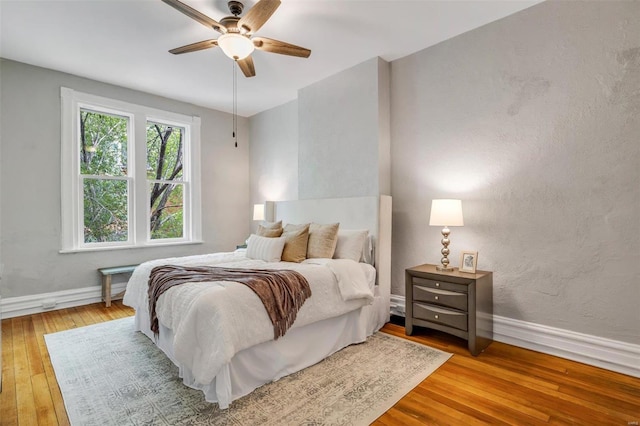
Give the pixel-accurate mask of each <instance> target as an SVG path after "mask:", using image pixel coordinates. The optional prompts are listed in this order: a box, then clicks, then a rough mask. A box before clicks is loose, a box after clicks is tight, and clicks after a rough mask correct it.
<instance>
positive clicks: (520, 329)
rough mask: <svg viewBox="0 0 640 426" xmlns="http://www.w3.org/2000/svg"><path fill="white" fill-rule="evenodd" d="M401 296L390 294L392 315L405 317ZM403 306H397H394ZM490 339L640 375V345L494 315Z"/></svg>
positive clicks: (630, 374) (628, 373) (619, 371)
mask: <svg viewBox="0 0 640 426" xmlns="http://www.w3.org/2000/svg"><path fill="white" fill-rule="evenodd" d="M404 300H405V298H404V296H398V295H395V294H392V295H391V302H392V314H393V315H400V316H404ZM394 304H395V305H400V304H401V305H402V308H401V309H400V308H399V307H398V306H396V309H395V311H394V309H393V306H394ZM400 312H401V313H400ZM493 338H494V340H495V341H497V342H502V343H507V344H509V345H513V346H518V347H521V348H525V349H531V350H533V351H537V352H542V353H545V354H549V355H554V356H558V357H560V358H566V359H570V360H573V361H578V362H582V363H584V364H588V365H593V366H596V367H601V368H604V369H607V370H611V371H616V372H618V373H622V374H627V375H629V376H633V377H640V365H639V364H638V359H640V345H636V344H632V343H626V342H620V341H618V340H612V339H605V338H602V337H598V336H592V335H589V334H583V333H576V332H574V331H570V330H564V329H561V328H555V327H549V326H546V325H540V324H535V323H531V322H526V321H520V320H516V319H513V318H507V317H502V316H499V315H494V316H493Z"/></svg>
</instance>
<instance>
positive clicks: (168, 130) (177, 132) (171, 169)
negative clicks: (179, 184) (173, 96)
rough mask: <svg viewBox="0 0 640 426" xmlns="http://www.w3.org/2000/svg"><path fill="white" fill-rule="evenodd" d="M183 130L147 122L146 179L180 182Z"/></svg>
mask: <svg viewBox="0 0 640 426" xmlns="http://www.w3.org/2000/svg"><path fill="white" fill-rule="evenodd" d="M183 138H184V129H183V128H181V127H174V126H169V125H167V124H160V123H153V122H151V121H149V122H147V178H148V179H157V180H182V151H183V143H184V140H183Z"/></svg>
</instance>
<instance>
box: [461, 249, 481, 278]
mask: <svg viewBox="0 0 640 426" xmlns="http://www.w3.org/2000/svg"><path fill="white" fill-rule="evenodd" d="M476 266H478V252H477V251H463V252H462V253H460V268H458V269H459V270H460V272H469V273H470V274H475V273H476Z"/></svg>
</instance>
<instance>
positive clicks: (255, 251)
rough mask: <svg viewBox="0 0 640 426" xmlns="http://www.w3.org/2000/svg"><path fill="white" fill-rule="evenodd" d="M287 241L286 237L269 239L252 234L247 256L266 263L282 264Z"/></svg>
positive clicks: (248, 242)
mask: <svg viewBox="0 0 640 426" xmlns="http://www.w3.org/2000/svg"><path fill="white" fill-rule="evenodd" d="M285 240H286V238H284V237H277V238H268V237H260V236H258V235H255V234H251V235H249V239H248V240H247V254H246V256H247V257H248V258H250V259H259V260H264V261H265V262H280V259H281V258H282V249H284V242H285Z"/></svg>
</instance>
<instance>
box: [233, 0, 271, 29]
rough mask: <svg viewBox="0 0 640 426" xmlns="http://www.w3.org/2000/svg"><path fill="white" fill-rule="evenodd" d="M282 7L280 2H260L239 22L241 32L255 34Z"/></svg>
mask: <svg viewBox="0 0 640 426" xmlns="http://www.w3.org/2000/svg"><path fill="white" fill-rule="evenodd" d="M278 6H280V0H260V1H259V2H258V3H256V4H255V5H254V6H253V7H252V8H251V9H249V11H248V12H247V13H246V15H244V16H243V17H242V18H240V20H239V21H238V28H239V29H240V31H241V32H245V33H249V34H251V33H255V32H256V31H258V30H259V29H260V27H262V26H263V25H264V23H265V22H267V20H268V19H269V18H270V17H271V15H273V12H275V11H276V9H277V8H278Z"/></svg>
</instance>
